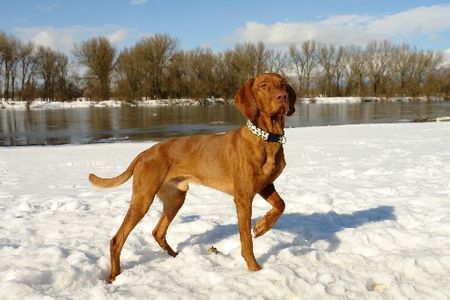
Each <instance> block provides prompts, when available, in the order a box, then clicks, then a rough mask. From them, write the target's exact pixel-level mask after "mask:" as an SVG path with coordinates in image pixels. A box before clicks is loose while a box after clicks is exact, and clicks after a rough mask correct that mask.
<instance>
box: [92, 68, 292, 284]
mask: <svg viewBox="0 0 450 300" xmlns="http://www.w3.org/2000/svg"><path fill="white" fill-rule="evenodd" d="M295 101H296V93H295V91H294V90H293V88H292V87H291V86H290V85H289V83H288V81H287V80H286V79H285V78H283V77H282V76H281V75H278V74H275V73H264V74H260V75H258V76H256V77H255V78H252V79H249V80H247V81H246V82H245V83H244V84H243V86H242V87H241V88H240V89H239V90H238V92H237V94H236V96H235V98H234V104H235V106H236V107H237V108H238V110H240V111H241V113H242V114H243V115H244V116H245V117H246V118H247V119H248V121H247V126H244V127H241V128H239V129H236V130H232V131H229V132H227V133H224V134H210V135H194V136H186V137H178V138H172V139H168V140H166V141H163V142H160V143H158V144H156V145H154V146H152V147H151V148H149V149H147V150H145V151H143V152H141V153H140V154H139V155H137V157H136V158H135V159H134V160H133V161H132V162H131V164H130V165H129V167H128V168H127V169H126V171H125V172H123V173H122V174H120V175H118V176H117V177H113V178H100V177H98V176H96V175H94V174H90V175H89V180H90V181H91V183H92V184H93V185H95V186H98V187H103V188H106V187H115V186H118V185H120V184H122V183H124V182H125V181H127V180H128V179H129V178H130V177H131V176H133V184H132V196H131V202H130V207H129V209H128V212H127V214H126V216H125V218H124V220H123V223H122V225H121V226H120V228H119V230H118V231H117V233H116V235H115V236H114V237H113V238H112V239H111V242H110V254H111V273H110V276H109V280H110V282H112V281H114V279H115V278H116V277H117V275H119V274H120V271H121V270H120V253H121V250H122V247H123V245H124V243H125V241H126V239H127V237H128V235H129V234H130V232H131V231H132V230H133V228H134V227H135V226H136V224H137V223H138V222H139V221H140V220H141V219H142V217H144V215H145V214H146V213H147V211H148V209H149V208H150V205H151V204H152V202H153V199H154V197H155V195H158V196H159V198H160V200H161V201H162V203H163V212H162V215H161V218H160V220H159V222H158V223H157V225H156V227H155V229H154V230H153V232H152V234H153V237H154V238H155V240H156V241H157V242H158V244H159V246H160V247H161V248H162V249H163V250H164V251H166V252H167V253H168V254H169V255H170V256H173V257H175V256H176V255H177V254H178V253H177V252H175V251H174V250H173V249H172V247H170V245H169V244H168V243H167V240H166V232H167V228H168V227H169V225H170V222H171V221H172V220H173V219H174V217H175V215H176V214H177V212H178V211H179V209H180V208H181V206H182V205H183V203H184V199H185V196H186V193H187V191H188V189H189V184H190V183H195V184H201V185H205V186H208V187H211V188H214V189H217V190H219V191H222V192H224V193H227V194H229V195H231V196H233V197H234V203H235V205H236V211H237V218H238V224H239V234H240V240H241V255H242V257H243V258H244V260H245V262H246V264H247V267H248V269H249V270H250V271H258V270H260V269H261V266H260V265H259V264H258V262H257V261H256V259H255V255H254V253H253V241H252V234H251V215H252V202H253V198H254V197H255V195H256V194H259V195H260V196H261V197H262V198H264V199H265V200H266V201H267V202H268V203H270V205H271V206H272V208H271V209H270V210H269V212H267V214H266V215H264V216H263V217H262V218H260V219H259V220H258V221H257V222H256V225H255V227H254V229H253V233H254V235H255V237H259V236H261V235H263V234H264V233H266V232H267V231H268V230H269V229H270V228H271V227H272V226H273V225H274V224H275V222H276V221H277V220H278V218H279V217H280V216H281V214H282V213H283V211H284V208H285V203H284V201H283V199H281V197H280V195H279V194H278V193H277V191H276V190H275V187H274V184H273V182H274V180H275V179H276V178H277V177H278V176H279V175H280V174H281V172H282V171H283V169H284V167H285V166H286V163H285V159H284V153H283V143H284V141H285V138H284V121H285V116H290V115H292V114H293V113H294V111H295V108H294V105H295Z"/></svg>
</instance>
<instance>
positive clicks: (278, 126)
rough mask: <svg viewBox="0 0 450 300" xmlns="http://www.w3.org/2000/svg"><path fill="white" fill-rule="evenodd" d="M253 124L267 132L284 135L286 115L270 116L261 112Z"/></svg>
mask: <svg viewBox="0 0 450 300" xmlns="http://www.w3.org/2000/svg"><path fill="white" fill-rule="evenodd" d="M253 124H255V125H256V126H258V127H259V128H261V129H264V130H265V131H267V132H270V133H273V134H278V135H284V116H283V115H282V116H270V115H268V114H265V113H260V114H259V115H258V116H257V117H256V120H254V121H253Z"/></svg>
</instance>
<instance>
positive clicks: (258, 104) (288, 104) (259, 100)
mask: <svg viewBox="0 0 450 300" xmlns="http://www.w3.org/2000/svg"><path fill="white" fill-rule="evenodd" d="M296 99H297V95H296V94H295V91H294V89H293V88H292V87H291V86H290V85H289V83H288V82H287V80H286V79H284V78H283V77H282V76H280V75H278V74H275V73H265V74H261V75H258V76H256V77H255V78H252V79H249V80H247V81H246V82H245V83H244V85H243V86H242V87H241V88H240V89H239V91H238V92H237V94H236V96H235V97H234V104H235V105H236V107H237V108H238V109H239V110H240V111H241V112H242V114H243V115H244V116H246V117H247V118H248V119H249V120H251V121H254V120H255V119H256V118H257V117H258V115H259V114H266V115H268V116H269V117H280V116H284V115H287V116H290V115H292V114H293V113H294V112H295V108H294V105H295V101H296Z"/></svg>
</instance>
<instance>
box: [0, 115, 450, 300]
mask: <svg viewBox="0 0 450 300" xmlns="http://www.w3.org/2000/svg"><path fill="white" fill-rule="evenodd" d="M287 139H288V142H287V144H286V146H285V152H286V156H287V167H286V169H285V172H284V173H283V174H282V175H281V177H280V178H279V179H278V180H277V181H276V185H277V187H278V190H279V191H280V194H281V195H282V197H283V198H284V199H285V201H286V204H287V208H286V212H285V214H284V215H283V216H282V217H281V218H280V220H279V221H278V223H277V224H276V226H275V227H274V228H273V229H272V230H271V231H269V232H268V233H266V234H265V235H264V236H262V237H260V238H258V239H256V240H255V241H254V246H255V254H256V256H257V258H258V261H259V262H260V263H261V264H262V266H263V270H261V271H260V272H256V273H250V272H248V271H247V270H246V267H245V263H244V261H243V259H242V258H241V256H240V243H239V236H238V233H237V226H236V216H235V209H234V206H233V201H232V199H231V198H230V197H229V196H227V195H224V194H222V193H220V192H216V191H213V190H210V189H208V188H205V187H200V186H192V187H191V190H190V191H189V193H188V196H187V200H186V203H185V205H184V207H183V208H182V209H181V211H180V214H179V215H178V216H177V218H176V219H175V220H174V222H173V225H172V226H171V228H170V229H169V233H168V237H167V239H168V241H169V242H170V243H171V244H172V246H174V247H175V248H176V249H178V250H181V252H180V254H179V255H178V257H176V258H175V259H174V258H171V257H169V256H168V255H167V254H165V253H163V252H162V251H161V250H160V249H159V247H158V245H157V244H156V242H155V241H154V240H153V238H152V236H151V231H152V229H153V227H154V226H155V223H156V221H157V218H158V217H159V215H160V212H161V209H162V207H161V204H160V203H159V202H158V201H155V202H154V204H153V205H152V207H151V208H150V211H149V213H148V215H147V216H146V217H145V218H144V219H143V220H142V221H141V223H139V224H138V226H137V227H136V229H135V230H134V231H133V232H132V234H131V235H130V237H129V239H128V241H127V243H126V244H125V247H124V250H123V253H122V271H123V273H122V274H121V275H120V276H118V278H117V280H116V281H115V282H114V283H113V284H111V285H109V284H106V283H105V281H104V280H105V279H106V278H107V276H108V272H109V253H108V252H109V239H110V238H111V237H112V235H113V234H114V233H115V231H116V230H117V229H118V227H119V225H120V223H121V222H122V219H123V216H124V214H125V212H126V210H127V207H128V202H129V196H130V183H126V184H125V185H123V186H120V187H118V188H115V189H109V190H101V189H97V188H94V187H92V186H90V185H89V183H88V181H87V174H88V173H89V172H95V173H97V174H99V175H103V176H110V175H116V174H118V173H119V172H121V171H123V170H124V169H125V168H126V167H127V166H128V164H129V162H130V161H131V160H132V158H133V157H134V156H135V155H136V154H137V153H139V152H140V151H141V150H143V149H146V148H147V147H148V146H150V145H151V144H152V143H151V142H147V143H116V144H101V145H84V146H70V145H66V146H47V147H22V148H0V212H1V216H2V222H1V223H0V298H1V299H5V298H7V299H43V298H47V299H51V298H60V299H61V298H63V299H67V298H74V299H111V298H112V299H123V298H127V299H129V298H141V299H148V298H157V299H254V298H257V299H299V298H301V299H408V298H411V299H448V298H449V297H450V277H449V276H448V274H450V252H449V249H450V205H449V200H450V180H449V179H450V123H446V122H442V123H420V124H389V125H379V124H377V125H353V126H336V127H309V128H298V129H288V130H287ZM268 209H269V206H268V205H267V204H266V203H265V202H264V201H263V200H262V199H261V198H259V197H258V198H256V199H255V202H254V211H253V223H254V222H255V221H256V219H258V218H259V217H260V216H262V215H263V214H264V213H265V212H266V211H267V210H268ZM211 246H215V247H216V248H217V249H218V250H219V253H218V254H214V253H209V252H208V248H209V247H211Z"/></svg>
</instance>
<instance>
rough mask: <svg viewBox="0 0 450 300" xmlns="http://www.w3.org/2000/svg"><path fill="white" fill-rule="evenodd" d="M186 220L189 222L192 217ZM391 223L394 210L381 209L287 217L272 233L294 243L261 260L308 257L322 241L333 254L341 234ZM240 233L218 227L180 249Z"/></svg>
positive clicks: (231, 227) (232, 226) (229, 227)
mask: <svg viewBox="0 0 450 300" xmlns="http://www.w3.org/2000/svg"><path fill="white" fill-rule="evenodd" d="M185 218H187V219H189V217H185ZM256 220H257V219H253V220H252V224H255V222H256ZM388 220H392V221H395V220H396V216H395V213H394V207H392V206H378V207H374V208H370V209H367V210H360V211H355V212H353V213H350V214H338V213H336V212H334V211H330V212H326V213H313V214H309V215H307V214H301V213H288V214H283V215H282V216H281V217H280V219H279V220H278V222H277V223H276V224H275V226H274V227H273V228H272V230H280V231H285V232H289V233H292V234H293V235H294V239H293V240H292V242H290V243H280V244H278V245H276V246H274V247H272V249H270V250H269V251H268V252H267V253H266V254H264V255H263V256H261V257H260V258H259V260H260V261H261V262H265V261H266V260H267V259H268V258H269V257H270V256H272V255H277V254H278V253H279V252H280V251H282V250H283V249H286V248H290V247H300V248H301V250H300V252H301V253H303V254H304V253H308V252H309V251H312V250H314V248H311V245H312V244H314V243H315V242H317V241H319V240H324V241H326V242H327V243H328V249H327V251H329V252H332V251H334V250H336V249H337V248H338V247H339V245H340V243H341V241H340V240H339V239H338V238H337V236H336V233H338V232H339V231H342V230H344V229H346V228H357V227H360V226H363V225H365V224H368V223H374V222H382V221H388ZM237 233H238V228H237V224H227V225H216V226H214V227H213V228H212V229H210V230H208V231H206V232H204V233H200V234H195V235H192V236H191V237H189V238H188V239H187V240H186V241H184V242H182V243H180V244H179V245H178V247H179V249H180V250H182V249H183V248H184V247H188V246H189V245H192V244H208V245H213V244H214V243H217V242H219V241H221V240H223V239H225V238H228V237H230V236H232V235H234V234H237Z"/></svg>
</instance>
